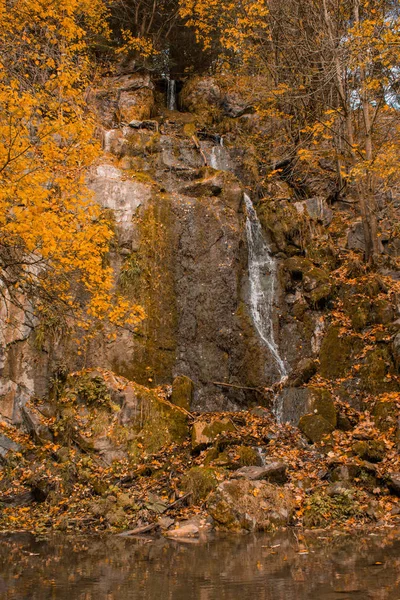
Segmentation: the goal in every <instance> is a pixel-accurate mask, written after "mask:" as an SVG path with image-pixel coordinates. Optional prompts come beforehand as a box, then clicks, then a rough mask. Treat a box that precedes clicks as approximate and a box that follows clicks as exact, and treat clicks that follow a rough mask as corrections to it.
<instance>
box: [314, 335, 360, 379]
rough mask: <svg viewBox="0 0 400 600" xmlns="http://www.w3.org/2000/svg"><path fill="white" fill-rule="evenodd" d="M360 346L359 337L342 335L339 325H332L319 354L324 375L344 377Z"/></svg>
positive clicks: (327, 376)
mask: <svg viewBox="0 0 400 600" xmlns="http://www.w3.org/2000/svg"><path fill="white" fill-rule="evenodd" d="M359 347H360V342H359V340H358V338H355V337H354V336H342V335H341V333H340V328H339V327H337V326H331V327H330V328H329V329H328V331H327V333H326V336H325V337H324V339H323V341H322V345H321V350H320V354H319V359H320V373H321V375H322V377H325V378H326V379H336V378H339V377H344V376H345V375H346V373H347V372H348V370H349V369H350V367H351V359H352V355H353V353H354V352H356V351H357V349H358V348H359Z"/></svg>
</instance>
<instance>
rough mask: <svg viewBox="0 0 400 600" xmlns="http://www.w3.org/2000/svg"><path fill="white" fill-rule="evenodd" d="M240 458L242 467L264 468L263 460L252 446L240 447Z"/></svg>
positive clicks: (238, 451) (238, 452) (238, 450)
mask: <svg viewBox="0 0 400 600" xmlns="http://www.w3.org/2000/svg"><path fill="white" fill-rule="evenodd" d="M237 454H238V456H239V465H240V466H241V467H251V466H254V467H260V466H262V459H261V456H260V455H259V453H258V452H257V451H256V450H255V449H254V448H251V447H250V446H239V447H238V449H237Z"/></svg>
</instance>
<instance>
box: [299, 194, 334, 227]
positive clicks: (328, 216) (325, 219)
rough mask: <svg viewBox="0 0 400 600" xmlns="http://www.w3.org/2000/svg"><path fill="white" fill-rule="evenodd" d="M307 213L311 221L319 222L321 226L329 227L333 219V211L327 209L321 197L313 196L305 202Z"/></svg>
mask: <svg viewBox="0 0 400 600" xmlns="http://www.w3.org/2000/svg"><path fill="white" fill-rule="evenodd" d="M305 204H306V209H307V212H308V214H309V216H310V218H311V219H312V220H313V221H320V222H321V223H322V224H323V225H330V223H331V222H332V219H333V211H332V210H331V209H330V208H329V206H328V204H327V202H326V200H325V199H324V198H322V197H321V196H314V197H313V198H308V199H307V200H306V201H305Z"/></svg>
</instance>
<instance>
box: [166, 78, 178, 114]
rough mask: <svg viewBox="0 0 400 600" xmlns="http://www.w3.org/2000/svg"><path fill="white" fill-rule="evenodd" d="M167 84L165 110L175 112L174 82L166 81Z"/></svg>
mask: <svg viewBox="0 0 400 600" xmlns="http://www.w3.org/2000/svg"><path fill="white" fill-rule="evenodd" d="M167 82H168V83H167V108H168V109H169V110H177V102H176V81H175V79H168V80H167Z"/></svg>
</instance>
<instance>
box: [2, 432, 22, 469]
mask: <svg viewBox="0 0 400 600" xmlns="http://www.w3.org/2000/svg"><path fill="white" fill-rule="evenodd" d="M20 451H21V446H20V445H19V444H17V443H16V442H14V441H13V440H12V439H10V438H9V437H8V436H6V435H4V434H2V433H1V434H0V464H1V462H2V461H4V459H5V458H7V456H8V455H9V454H10V453H12V452H20Z"/></svg>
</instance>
